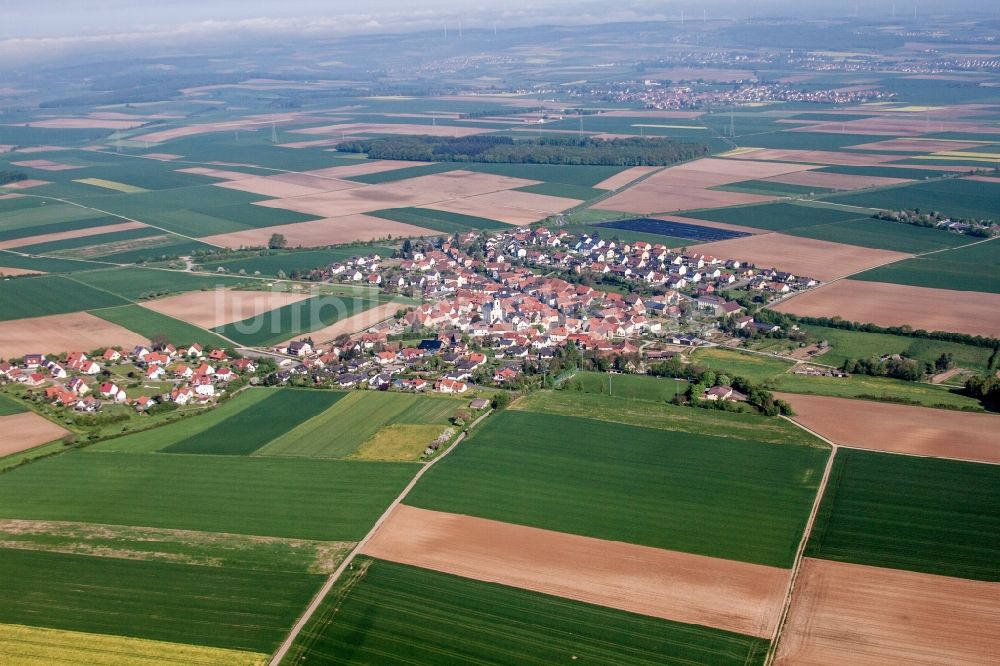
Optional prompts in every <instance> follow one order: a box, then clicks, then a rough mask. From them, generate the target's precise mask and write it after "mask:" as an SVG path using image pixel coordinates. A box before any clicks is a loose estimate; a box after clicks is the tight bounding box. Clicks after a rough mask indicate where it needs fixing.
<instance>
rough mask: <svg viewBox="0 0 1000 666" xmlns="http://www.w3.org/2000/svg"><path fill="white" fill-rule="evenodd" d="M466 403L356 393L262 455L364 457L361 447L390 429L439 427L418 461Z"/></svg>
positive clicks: (290, 430) (289, 430)
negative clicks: (359, 455)
mask: <svg viewBox="0 0 1000 666" xmlns="http://www.w3.org/2000/svg"><path fill="white" fill-rule="evenodd" d="M340 395H343V394H340ZM463 405H464V402H463V401H460V400H454V399H450V398H438V397H431V396H422V395H413V394H409V393H383V392H365V393H359V392H352V393H349V394H346V397H344V399H343V400H341V401H338V402H337V404H335V405H334V406H333V407H331V408H330V409H327V410H326V411H324V412H322V413H321V414H318V415H316V416H315V417H314V418H311V419H309V420H307V421H303V422H301V423H300V424H299V425H298V426H297V427H292V428H287V430H286V431H285V432H284V433H283V434H282V435H281V436H279V437H277V438H276V439H274V441H272V442H271V443H270V444H268V445H267V446H264V447H263V448H261V449H259V450H258V451H257V452H256V455H259V456H297V457H307V458H345V457H349V456H352V455H354V454H356V453H359V447H361V446H362V445H364V444H365V443H366V442H368V441H369V440H371V439H372V438H373V437H375V436H376V435H377V434H378V433H380V432H381V431H383V430H384V429H385V428H387V427H389V426H392V425H428V426H437V428H436V431H437V432H436V433H435V434H434V435H433V436H431V437H430V438H429V439H427V440H426V441H424V442H423V444H422V445H420V446H418V448H417V449H416V451H415V452H414V453H415V454H416V455H414V456H410V458H411V459H412V458H415V457H417V456H419V454H420V453H421V452H422V451H423V450H424V448H426V447H427V445H428V444H430V443H431V442H432V441H434V439H435V437H437V435H440V434H441V433H442V432H443V431H444V428H445V426H446V425H447V423H448V418H449V417H451V416H452V415H453V414H455V412H456V411H458V409H459V408H460V407H461V406H463Z"/></svg>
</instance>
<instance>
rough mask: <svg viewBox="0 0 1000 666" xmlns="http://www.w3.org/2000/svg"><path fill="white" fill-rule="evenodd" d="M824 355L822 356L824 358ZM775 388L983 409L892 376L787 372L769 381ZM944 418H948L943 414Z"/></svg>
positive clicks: (943, 390)
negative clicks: (814, 375)
mask: <svg viewBox="0 0 1000 666" xmlns="http://www.w3.org/2000/svg"><path fill="white" fill-rule="evenodd" d="M821 358H822V357H821ZM769 385H770V386H771V387H772V388H773V389H774V390H775V391H787V392H788V393H806V394H812V395H826V396H831V397H836V398H861V399H871V400H873V401H876V400H878V399H879V398H882V399H886V400H898V399H900V398H902V399H904V400H909V401H912V402H914V403H918V404H920V405H923V406H925V407H944V408H949V407H950V408H957V409H968V410H972V411H979V410H981V409H982V407H981V406H980V404H979V401H978V400H976V399H975V398H971V397H969V396H966V395H962V394H960V393H954V392H952V391H951V389H949V388H947V387H945V386H935V385H932V384H923V383H919V382H908V381H905V380H902V379H889V378H888V377H869V376H867V375H851V376H850V377H808V376H804V375H794V374H785V375H780V376H777V377H775V378H774V379H772V380H771V382H769ZM942 418H947V417H945V416H943V415H942Z"/></svg>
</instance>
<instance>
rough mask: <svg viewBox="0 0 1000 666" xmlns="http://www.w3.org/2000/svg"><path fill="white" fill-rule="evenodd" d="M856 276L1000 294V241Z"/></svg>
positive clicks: (949, 251) (917, 285) (922, 258)
mask: <svg viewBox="0 0 1000 666" xmlns="http://www.w3.org/2000/svg"><path fill="white" fill-rule="evenodd" d="M851 279H854V280H866V281H869V282H891V283H894V284H905V285H910V286H914V287H931V288H934V289H954V290H957V291H981V292H985V293H992V294H1000V241H997V240H996V239H994V240H991V241H987V242H985V243H978V244H976V245H967V246H964V247H959V248H956V249H954V250H947V251H945V252H937V253H935V254H931V255H926V256H923V257H916V258H914V259H906V260H905V261H900V262H897V263H895V264H889V265H888V266H882V267H880V268H873V269H872V270H870V271H865V272H864V273H859V274H858V275H853V276H851Z"/></svg>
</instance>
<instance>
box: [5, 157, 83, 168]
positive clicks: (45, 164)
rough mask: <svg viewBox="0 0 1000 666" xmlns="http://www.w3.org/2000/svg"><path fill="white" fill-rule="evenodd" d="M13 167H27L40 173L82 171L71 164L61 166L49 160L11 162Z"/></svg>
mask: <svg viewBox="0 0 1000 666" xmlns="http://www.w3.org/2000/svg"><path fill="white" fill-rule="evenodd" d="M11 164H13V165H14V166H20V167H28V168H29V169H41V170H42V171H69V170H71V169H82V168H83V167H79V166H73V165H72V164H62V163H60V162H50V161H49V160H24V161H23V162H11Z"/></svg>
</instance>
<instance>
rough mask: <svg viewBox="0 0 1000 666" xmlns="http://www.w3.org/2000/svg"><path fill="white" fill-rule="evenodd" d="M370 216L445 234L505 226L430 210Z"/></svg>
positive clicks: (398, 210) (389, 211)
mask: <svg viewBox="0 0 1000 666" xmlns="http://www.w3.org/2000/svg"><path fill="white" fill-rule="evenodd" d="M371 214H372V215H374V216H375V217H384V218H385V219H387V220H394V221H396V222H403V223H405V224H412V225H414V226H417V227H422V228H424V229H430V230H431V231H440V232H442V233H447V234H454V233H465V232H467V231H475V230H477V229H502V228H505V227H506V226H507V225H506V224H505V223H503V222H498V221H497V220H490V219H487V218H485V217H473V216H471V215H462V214H460V213H450V212H448V211H444V210H432V209H430V208H389V209H387V210H377V211H373V212H372V213H371Z"/></svg>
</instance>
